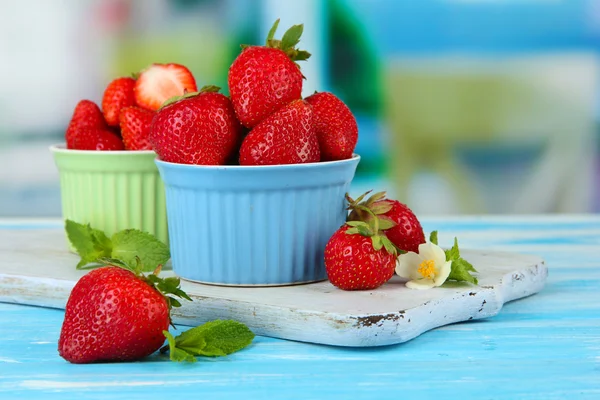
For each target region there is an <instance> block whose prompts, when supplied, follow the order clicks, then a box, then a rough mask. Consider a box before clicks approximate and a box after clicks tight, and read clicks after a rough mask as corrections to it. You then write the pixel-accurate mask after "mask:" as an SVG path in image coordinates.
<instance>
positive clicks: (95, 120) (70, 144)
mask: <svg viewBox="0 0 600 400" xmlns="http://www.w3.org/2000/svg"><path fill="white" fill-rule="evenodd" d="M91 128H99V129H108V126H107V125H106V121H104V116H103V115H102V111H100V108H99V107H98V106H97V105H96V103H94V102H93V101H90V100H81V101H80V102H79V103H77V106H75V110H74V111H73V116H72V117H71V121H70V122H69V126H68V127H67V131H66V132H65V140H66V142H67V149H75V148H76V145H75V138H76V137H77V135H78V134H79V132H80V131H84V130H87V129H91Z"/></svg>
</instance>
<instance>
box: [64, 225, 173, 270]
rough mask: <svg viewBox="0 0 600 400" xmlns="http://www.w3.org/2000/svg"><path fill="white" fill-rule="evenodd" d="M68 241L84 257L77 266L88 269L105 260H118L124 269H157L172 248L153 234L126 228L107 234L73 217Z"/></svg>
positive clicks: (168, 255)
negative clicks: (78, 221)
mask: <svg viewBox="0 0 600 400" xmlns="http://www.w3.org/2000/svg"><path fill="white" fill-rule="evenodd" d="M65 230H66V231H67V237H68V238H69V241H70V242H71V244H72V245H73V247H75V250H76V251H77V253H78V254H79V256H80V257H81V260H80V261H79V263H77V269H89V268H94V267H98V266H100V265H105V264H106V260H108V259H112V260H115V263H116V262H117V261H119V262H120V263H121V265H119V266H122V267H124V268H128V269H132V270H136V269H138V267H139V266H141V271H142V272H151V271H154V270H155V269H156V268H157V267H158V266H161V265H164V264H165V263H166V262H167V261H169V258H171V253H170V251H169V247H168V246H167V245H166V244H164V243H163V242H161V241H160V240H158V239H157V238H155V237H154V236H153V235H151V234H149V233H147V232H142V231H140V230H137V229H124V230H122V231H119V232H116V233H115V234H114V235H112V237H110V238H109V237H108V236H106V235H105V234H104V232H102V231H100V230H98V229H94V228H92V227H91V226H90V224H86V225H84V224H80V223H77V222H74V221H71V220H67V221H66V222H65Z"/></svg>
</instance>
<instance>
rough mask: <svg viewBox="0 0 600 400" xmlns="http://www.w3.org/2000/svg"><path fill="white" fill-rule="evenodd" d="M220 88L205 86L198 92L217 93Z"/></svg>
mask: <svg viewBox="0 0 600 400" xmlns="http://www.w3.org/2000/svg"><path fill="white" fill-rule="evenodd" d="M220 90H221V88H220V87H219V86H215V85H205V86H202V88H201V89H200V90H199V91H198V92H199V93H219V91H220Z"/></svg>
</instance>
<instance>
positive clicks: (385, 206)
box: [371, 201, 394, 215]
mask: <svg viewBox="0 0 600 400" xmlns="http://www.w3.org/2000/svg"><path fill="white" fill-rule="evenodd" d="M393 207H394V205H393V204H392V203H391V202H387V201H382V202H379V203H377V204H373V205H372V206H371V211H373V213H374V214H377V215H380V214H385V213H386V212H388V211H390V210H391V209H392V208H393Z"/></svg>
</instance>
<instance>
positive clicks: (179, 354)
mask: <svg viewBox="0 0 600 400" xmlns="http://www.w3.org/2000/svg"><path fill="white" fill-rule="evenodd" d="M163 335H165V337H166V338H167V342H169V347H168V348H169V358H170V359H171V361H178V362H181V361H188V362H196V361H197V360H196V357H194V356H193V355H192V354H190V353H188V352H187V351H185V350H183V349H180V348H178V347H177V345H176V341H175V338H174V337H173V335H171V333H169V331H163ZM161 352H163V349H161Z"/></svg>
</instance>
